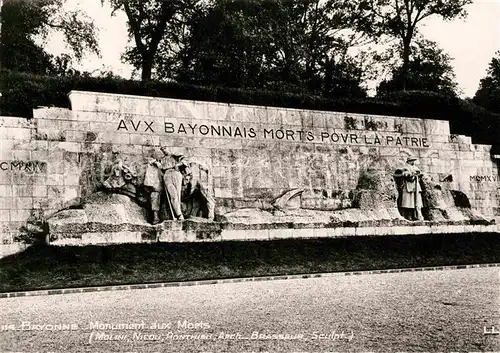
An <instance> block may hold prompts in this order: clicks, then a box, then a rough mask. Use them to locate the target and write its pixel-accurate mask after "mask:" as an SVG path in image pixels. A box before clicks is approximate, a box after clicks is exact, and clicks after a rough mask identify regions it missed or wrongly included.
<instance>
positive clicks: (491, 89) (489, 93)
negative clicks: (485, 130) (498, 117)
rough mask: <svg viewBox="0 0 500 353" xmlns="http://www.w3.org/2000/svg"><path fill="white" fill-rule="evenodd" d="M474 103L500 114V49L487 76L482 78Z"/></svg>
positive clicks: (491, 63)
mask: <svg viewBox="0 0 500 353" xmlns="http://www.w3.org/2000/svg"><path fill="white" fill-rule="evenodd" d="M474 103H476V104H478V105H480V106H482V107H484V108H486V109H488V110H490V111H492V112H495V113H498V114H500V51H498V52H496V53H495V56H494V57H493V58H492V59H491V62H490V65H489V67H488V72H487V75H486V77H484V78H483V79H481V82H480V84H479V89H478V90H477V92H476V95H475V96H474Z"/></svg>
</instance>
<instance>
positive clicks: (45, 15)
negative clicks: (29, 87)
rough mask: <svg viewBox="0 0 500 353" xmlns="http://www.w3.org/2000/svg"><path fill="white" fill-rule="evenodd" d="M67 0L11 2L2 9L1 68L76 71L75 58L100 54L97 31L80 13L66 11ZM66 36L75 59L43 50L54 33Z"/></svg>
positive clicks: (52, 72)
mask: <svg viewBox="0 0 500 353" xmlns="http://www.w3.org/2000/svg"><path fill="white" fill-rule="evenodd" d="M64 3H65V0H10V1H4V3H3V5H2V7H1V14H2V16H1V29H2V30H1V31H0V53H1V55H0V66H1V67H2V68H4V69H10V70H16V71H22V72H31V73H37V74H66V73H68V72H70V73H71V72H72V70H71V61H72V57H74V58H75V59H76V60H77V61H78V60H81V59H82V58H83V56H84V54H85V53H88V52H91V53H95V54H99V52H100V51H99V47H98V44H97V37H96V36H97V29H96V28H95V26H94V23H93V21H92V20H91V19H90V18H89V17H88V16H86V15H85V14H84V13H82V12H81V11H78V10H70V11H66V10H64V9H63V5H64ZM56 32H59V33H62V34H63V36H64V39H65V43H66V44H67V46H68V47H69V48H70V49H71V50H72V56H70V55H67V54H63V55H60V56H54V55H51V54H49V53H47V52H46V51H45V49H44V48H43V43H44V41H45V40H46V39H47V38H49V37H50V36H51V35H53V34H54V33H56Z"/></svg>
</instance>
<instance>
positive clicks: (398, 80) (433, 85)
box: [377, 38, 458, 95]
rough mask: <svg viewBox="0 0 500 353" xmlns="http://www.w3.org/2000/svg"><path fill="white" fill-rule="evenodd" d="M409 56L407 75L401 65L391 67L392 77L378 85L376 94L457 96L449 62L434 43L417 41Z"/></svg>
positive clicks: (423, 40)
mask: <svg viewBox="0 0 500 353" xmlns="http://www.w3.org/2000/svg"><path fill="white" fill-rule="evenodd" d="M393 51H399V50H398V48H395V49H394V50H393ZM393 51H390V52H389V53H391V52H393ZM411 53H412V54H411V57H410V60H409V62H408V64H407V68H406V72H404V70H403V66H402V65H401V62H400V61H399V63H396V64H393V65H394V66H393V69H392V77H391V78H390V79H389V80H384V81H382V82H381V83H380V84H379V86H378V88H377V94H383V93H386V92H390V91H402V90H404V89H406V90H413V91H432V92H437V93H444V94H448V95H456V89H457V86H458V85H457V83H456V81H455V73H454V72H453V67H452V66H451V63H450V62H451V60H452V59H451V57H450V56H449V55H448V54H446V53H444V52H443V50H442V49H441V48H439V46H438V44H437V43H436V42H433V41H430V40H426V39H423V38H420V39H419V40H418V41H416V42H415V43H414V44H413V45H412V48H411Z"/></svg>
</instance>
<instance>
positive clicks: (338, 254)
mask: <svg viewBox="0 0 500 353" xmlns="http://www.w3.org/2000/svg"><path fill="white" fill-rule="evenodd" d="M491 262H500V236H499V234H498V233H472V234H445V235H436V234H433V235H411V236H385V237H352V238H344V239H301V240H297V239H284V240H275V241H255V242H241V241H234V242H214V243H155V244H120V245H108V246H84V247H55V246H33V247H31V248H29V249H28V250H26V251H25V252H22V253H19V254H15V255H12V256H8V257H6V258H3V259H1V260H0V291H1V292H10V291H21V290H34V289H48V288H66V287H81V286H101V285H116V284H131V283H151V282H169V281H186V280H202V279H215V278H231V277H252V276H265V275H284V274H299V273H315V272H339V271H361V270H372V269H389V268H405V267H424V266H446V265H463V264H475V263H491Z"/></svg>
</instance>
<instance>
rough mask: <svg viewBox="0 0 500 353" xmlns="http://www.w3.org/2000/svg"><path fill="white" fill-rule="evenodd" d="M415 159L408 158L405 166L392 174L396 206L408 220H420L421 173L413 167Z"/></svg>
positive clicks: (421, 217)
mask: <svg viewBox="0 0 500 353" xmlns="http://www.w3.org/2000/svg"><path fill="white" fill-rule="evenodd" d="M416 160H417V159H416V158H413V157H410V158H408V159H407V160H406V163H407V164H406V166H405V168H403V169H398V170H397V171H396V173H395V174H394V177H395V179H396V183H397V185H398V192H399V197H398V206H399V208H400V210H401V213H402V216H403V217H405V218H406V219H409V220H412V221H414V220H422V219H423V216H422V187H421V186H420V181H421V179H422V173H421V172H420V169H419V168H418V167H417V166H416V165H415V161H416Z"/></svg>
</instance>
